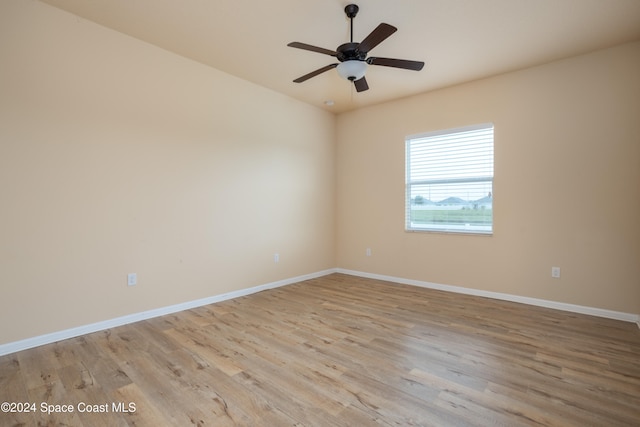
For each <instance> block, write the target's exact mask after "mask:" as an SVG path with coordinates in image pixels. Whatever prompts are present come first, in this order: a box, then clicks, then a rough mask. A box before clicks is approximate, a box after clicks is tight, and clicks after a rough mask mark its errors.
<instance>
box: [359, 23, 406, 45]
mask: <svg viewBox="0 0 640 427" xmlns="http://www.w3.org/2000/svg"><path fill="white" fill-rule="evenodd" d="M396 31H398V29H397V28H396V27H394V26H393V25H389V24H385V23H384V22H383V23H382V24H380V25H378V26H377V27H376V29H375V30H373V31H372V32H371V34H369V35H368V36H367V37H366V38H365V39H364V40H362V41H361V42H360V45H358V49H357V50H358V52H362V53H367V52H369V51H370V50H371V49H373V48H374V47H376V46H378V45H379V44H380V43H382V42H383V41H384V40H385V39H386V38H387V37H389V36H390V35H391V34H393V33H395V32H396Z"/></svg>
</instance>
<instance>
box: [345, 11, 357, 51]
mask: <svg viewBox="0 0 640 427" xmlns="http://www.w3.org/2000/svg"><path fill="white" fill-rule="evenodd" d="M359 10H360V8H359V7H358V5H357V4H348V5H347V6H346V7H345V8H344V13H346V14H347V18H349V19H350V20H351V43H353V18H355V17H356V15H357V14H358V11H359Z"/></svg>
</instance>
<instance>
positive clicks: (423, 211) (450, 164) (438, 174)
mask: <svg viewBox="0 0 640 427" xmlns="http://www.w3.org/2000/svg"><path fill="white" fill-rule="evenodd" d="M406 154H407V160H406V169H407V177H406V229H407V230H409V231H440V232H453V233H456V232H458V233H478V234H492V233H493V124H481V125H475V126H468V127H464V128H458V129H449V130H444V131H436V132H429V133H425V134H421V135H414V136H410V137H407V139H406Z"/></svg>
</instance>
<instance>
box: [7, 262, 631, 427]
mask: <svg viewBox="0 0 640 427" xmlns="http://www.w3.org/2000/svg"><path fill="white" fill-rule="evenodd" d="M4 401H9V402H11V401H15V402H18V401H25V402H34V403H36V404H37V405H40V404H41V403H44V404H45V405H49V404H71V405H74V408H75V409H76V411H75V412H73V413H60V412H57V413H52V414H43V413H42V411H40V410H39V411H38V412H37V413H0V425H2V426H4V425H38V423H39V424H40V425H65V424H66V425H74V426H89V425H91V426H99V425H108V426H134V425H135V426H147V425H149V426H151V425H153V426H159V425H195V426H256V425H257V426H261V425H268V426H284V425H288V426H328V425H330V426H356V425H357V426H380V425H382V426H438V427H440V426H478V425H483V426H484V425H491V426H509V427H512V426H580V427H582V426H607V427H609V426H638V425H640V330H639V329H638V328H637V326H636V325H634V324H631V323H625V322H620V321H615V320H611V319H601V318H595V317H591V316H586V315H581V314H576V313H567V312H562V311H557V310H553V309H548V308H542V307H532V306H527V305H524V304H517V303H511V302H507V301H498V300H492V299H489V298H482V297H474V296H470V295H459V294H452V293H448V292H443V291H437V290H430V289H424V288H418V287H413V286H409V285H400V284H394V283H389V282H384V281H380V280H374V279H365V278H361V277H353V276H349V275H344V274H332V275H328V276H324V277H321V278H316V279H311V280H308V281H304V282H300V283H295V284H292V285H288V286H285V287H281V288H276V289H271V290H267V291H263V292H260V293H257V294H253V295H248V296H244V297H240V298H236V299H233V300H227V301H223V302H220V303H216V304H211V305H207V306H203V307H198V308H194V309H192V310H187V311H184V312H180V313H174V314H170V315H167V316H162V317H158V318H154V319H149V320H146V321H142V322H138V323H135V324H130V325H125V326H122V327H118V328H112V329H109V330H106V331H101V332H96V333H93V334H88V335H85V336H82V337H77V338H73V339H70V340H65V341H61V342H58V343H54V344H50V345H45V346H42V347H38V348H34V349H30V350H25V351H21V352H18V353H15V354H12V355H6V356H2V357H0V402H4ZM81 403H82V404H95V405H100V404H106V405H108V408H109V411H108V412H102V413H101V412H95V411H93V412H90V413H87V412H86V411H85V412H80V411H78V410H77V409H78V405H80V404H81ZM130 404H133V406H132V407H130V406H129V405H130ZM38 409H40V407H38ZM125 409H133V410H125Z"/></svg>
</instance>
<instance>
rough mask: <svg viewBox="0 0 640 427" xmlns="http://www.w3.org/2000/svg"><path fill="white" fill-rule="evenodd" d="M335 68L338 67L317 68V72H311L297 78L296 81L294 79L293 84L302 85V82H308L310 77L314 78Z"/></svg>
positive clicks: (332, 65) (334, 65)
mask: <svg viewBox="0 0 640 427" xmlns="http://www.w3.org/2000/svg"><path fill="white" fill-rule="evenodd" d="M337 66H338V64H329V65H327V66H324V67H322V68H318V69H317V70H315V71H312V72H310V73H309V74H305V75H304V76H302V77H298V78H297V79H295V80H294V81H293V82H294V83H302V82H303V81H305V80H309V79H310V78H311V77H315V76H317V75H318V74H322V73H324V72H325V71H329V70H330V69H332V68H336V67H337Z"/></svg>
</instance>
